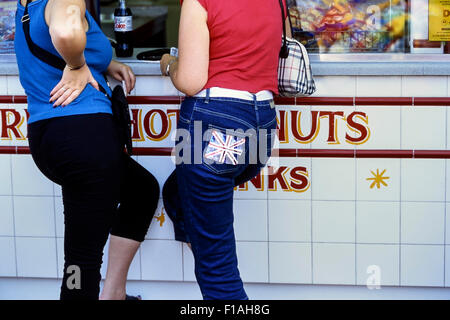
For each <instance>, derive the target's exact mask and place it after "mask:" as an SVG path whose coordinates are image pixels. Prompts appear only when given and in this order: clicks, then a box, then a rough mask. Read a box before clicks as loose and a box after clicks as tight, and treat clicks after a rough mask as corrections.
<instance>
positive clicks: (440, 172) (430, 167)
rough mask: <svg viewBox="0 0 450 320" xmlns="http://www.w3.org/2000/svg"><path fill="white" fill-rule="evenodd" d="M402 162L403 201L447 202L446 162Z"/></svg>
mask: <svg viewBox="0 0 450 320" xmlns="http://www.w3.org/2000/svg"><path fill="white" fill-rule="evenodd" d="M401 162H402V164H401V165H402V173H401V177H402V186H401V197H402V201H445V160H419V159H402V161H401Z"/></svg>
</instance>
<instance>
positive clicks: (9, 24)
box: [0, 1, 17, 54]
mask: <svg viewBox="0 0 450 320" xmlns="http://www.w3.org/2000/svg"><path fill="white" fill-rule="evenodd" d="M16 8H17V1H0V54H4V53H14V34H15V21H14V17H15V14H16Z"/></svg>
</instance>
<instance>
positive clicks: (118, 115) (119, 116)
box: [21, 0, 133, 155]
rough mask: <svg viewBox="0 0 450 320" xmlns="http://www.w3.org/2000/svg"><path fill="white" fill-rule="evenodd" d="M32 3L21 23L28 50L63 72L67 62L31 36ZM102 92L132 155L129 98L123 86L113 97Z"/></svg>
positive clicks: (121, 137) (113, 91)
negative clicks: (43, 47)
mask: <svg viewBox="0 0 450 320" xmlns="http://www.w3.org/2000/svg"><path fill="white" fill-rule="evenodd" d="M30 2H31V0H28V1H27V4H26V6H25V11H24V14H23V16H22V19H21V22H22V27H23V32H24V34H25V39H26V41H27V44H28V48H29V49H30V52H31V53H32V54H33V55H34V56H35V57H36V58H38V59H40V60H42V61H43V62H45V63H47V64H48V65H50V66H52V67H54V68H56V69H59V70H61V71H63V70H64V68H65V67H66V62H65V61H64V60H63V59H62V58H60V57H58V56H56V55H54V54H53V53H51V52H48V51H46V50H44V49H42V48H41V47H39V46H38V45H36V44H35V43H34V42H33V40H32V39H31V35H30V15H29V14H28V4H29V3H30ZM105 80H106V83H107V84H108V86H109V82H108V80H107V79H106V76H105ZM99 89H100V91H101V92H102V93H103V94H104V95H105V96H106V97H108V99H109V100H110V101H111V109H112V114H113V119H114V122H115V123H116V126H117V129H118V131H119V140H120V145H121V146H124V147H125V149H126V151H127V153H128V154H129V155H132V153H133V144H132V138H131V118H130V109H129V106H128V101H127V98H126V96H125V94H124V91H123V88H122V86H121V85H117V86H115V87H114V89H113V90H112V94H111V96H109V95H108V93H107V92H106V90H105V88H103V87H102V85H100V84H99Z"/></svg>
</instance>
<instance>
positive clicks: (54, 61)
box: [21, 0, 108, 95]
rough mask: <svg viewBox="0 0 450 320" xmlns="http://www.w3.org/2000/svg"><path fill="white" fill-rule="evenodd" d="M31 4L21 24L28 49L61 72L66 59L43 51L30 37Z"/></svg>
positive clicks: (103, 91) (26, 8) (26, 7)
mask: <svg viewBox="0 0 450 320" xmlns="http://www.w3.org/2000/svg"><path fill="white" fill-rule="evenodd" d="M30 3H31V0H27V4H26V5H25V11H24V13H23V16H22V19H21V22H22V27H23V33H24V35H25V39H26V41H27V44H28V48H29V49H30V51H31V53H32V54H33V55H34V56H35V57H36V58H38V59H40V60H41V61H43V62H45V63H46V64H48V65H50V66H52V67H54V68H56V69H59V70H61V71H62V70H64V68H65V67H66V62H65V61H64V59H62V58H60V57H58V56H56V55H54V54H53V53H51V52H48V51H47V50H45V49H42V48H41V47H39V46H38V45H37V44H35V43H34V42H33V40H32V39H31V36H30V15H29V13H28V5H29V4H30ZM99 88H100V91H101V92H102V93H103V94H105V95H108V94H107V93H106V90H105V88H103V87H102V86H101V85H100V84H99Z"/></svg>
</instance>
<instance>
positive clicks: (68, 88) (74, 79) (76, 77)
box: [50, 64, 100, 107]
mask: <svg viewBox="0 0 450 320" xmlns="http://www.w3.org/2000/svg"><path fill="white" fill-rule="evenodd" d="M88 83H90V84H91V85H92V86H93V87H94V88H95V89H97V90H100V89H99V86H98V83H97V81H96V80H95V79H94V77H93V76H92V73H91V70H89V67H88V65H87V64H85V65H84V66H83V67H81V68H80V69H77V70H71V69H70V68H69V67H68V66H66V68H65V69H64V73H63V76H62V78H61V81H60V82H59V83H58V84H57V85H56V87H54V88H53V90H52V92H50V102H54V104H53V107H58V106H62V107H65V106H67V105H68V104H69V103H71V102H72V101H73V100H75V99H76V98H77V97H78V96H79V95H80V94H81V92H83V90H84V88H86V86H87V84H88Z"/></svg>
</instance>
